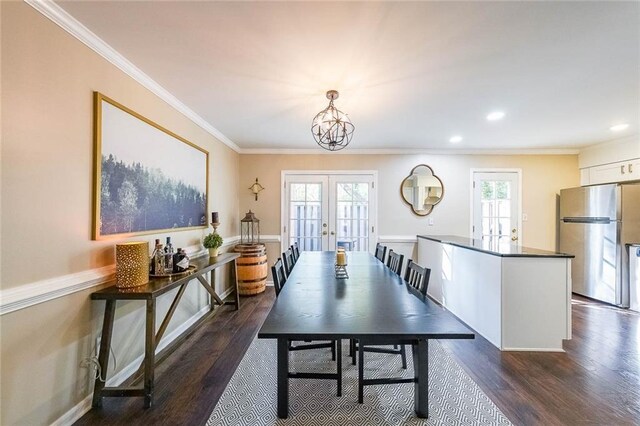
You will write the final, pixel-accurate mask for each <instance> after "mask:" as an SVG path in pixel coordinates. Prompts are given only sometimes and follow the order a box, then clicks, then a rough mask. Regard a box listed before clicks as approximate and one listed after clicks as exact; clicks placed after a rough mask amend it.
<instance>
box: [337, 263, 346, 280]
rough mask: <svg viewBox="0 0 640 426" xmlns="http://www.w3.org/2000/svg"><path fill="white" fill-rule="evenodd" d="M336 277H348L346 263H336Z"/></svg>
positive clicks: (343, 278)
mask: <svg viewBox="0 0 640 426" xmlns="http://www.w3.org/2000/svg"><path fill="white" fill-rule="evenodd" d="M336 278H337V279H339V280H345V279H347V278H349V273H348V272H347V265H338V264H337V263H336Z"/></svg>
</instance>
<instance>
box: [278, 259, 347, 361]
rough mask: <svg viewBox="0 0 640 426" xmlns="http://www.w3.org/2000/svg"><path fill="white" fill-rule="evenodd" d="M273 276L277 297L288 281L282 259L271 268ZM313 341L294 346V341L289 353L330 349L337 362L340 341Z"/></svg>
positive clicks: (290, 345)
mask: <svg viewBox="0 0 640 426" xmlns="http://www.w3.org/2000/svg"><path fill="white" fill-rule="evenodd" d="M271 275H272V277H273V286H274V287H275V289H276V297H278V296H279V295H280V292H281V291H282V288H283V287H284V284H285V282H286V281H287V273H286V271H285V268H284V263H283V262H282V259H281V258H278V260H276V263H274V264H273V266H272V267H271ZM310 342H312V341H311V340H305V344H296V345H295V346H294V344H293V341H289V351H304V350H308V349H322V348H330V349H331V359H332V360H333V361H335V360H336V345H337V344H338V342H339V341H338V340H331V341H328V342H320V343H310Z"/></svg>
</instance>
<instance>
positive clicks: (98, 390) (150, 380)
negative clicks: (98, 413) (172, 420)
mask: <svg viewBox="0 0 640 426" xmlns="http://www.w3.org/2000/svg"><path fill="white" fill-rule="evenodd" d="M238 257H240V254H238V253H224V254H221V255H220V256H218V257H216V258H209V257H201V258H196V259H192V260H191V262H190V264H191V265H195V266H196V268H197V269H196V270H195V271H194V272H192V273H190V274H188V275H184V276H178V277H173V278H150V279H149V283H147V284H145V285H143V286H140V287H134V288H118V287H116V286H115V281H113V283H114V285H112V286H110V287H107V288H104V289H102V290H99V291H96V292H94V293H92V294H91V299H92V300H104V301H105V302H106V305H105V310H104V321H103V324H102V341H101V342H100V350H99V353H98V362H99V363H100V366H101V371H103V372H105V376H106V371H107V369H108V367H109V347H110V346H111V336H112V332H113V323H114V317H115V312H116V302H117V301H118V300H144V301H146V305H147V312H146V332H145V346H144V347H145V350H144V361H143V363H142V365H141V366H140V369H138V372H137V373H136V374H135V375H134V377H135V376H137V375H138V374H139V373H140V372H141V371H142V370H143V369H144V387H141V388H138V387H122V386H117V387H107V386H105V382H102V381H101V380H100V378H99V377H98V378H96V381H95V386H94V389H93V402H92V406H93V407H100V406H102V398H103V397H105V396H106V397H122V396H140V397H144V406H145V408H149V407H151V405H152V404H153V390H154V369H155V364H156V360H155V352H156V348H157V347H158V343H159V342H160V339H162V336H163V335H164V332H165V331H166V329H167V326H168V325H169V322H170V321H171V317H173V314H174V313H175V311H176V308H177V307H178V303H179V302H180V299H181V298H182V295H183V294H184V292H185V290H186V289H187V284H189V282H191V281H192V280H194V279H195V280H198V282H200V284H202V286H203V287H204V288H205V290H207V292H209V294H210V295H211V303H210V311H209V314H208V315H207V316H206V317H205V318H203V319H202V320H201V322H200V323H202V321H204V319H206V318H208V317H209V316H210V315H211V314H213V311H214V306H215V305H216V304H217V305H226V304H232V305H235V308H236V309H239V308H240V296H239V293H238V281H237V272H236V262H235V261H236V259H237V258H238ZM231 262H232V263H233V266H232V268H231V275H232V280H231V282H232V283H233V285H234V287H235V298H234V300H233V301H230V302H225V301H223V300H222V299H221V298H220V296H218V294H217V293H216V291H215V274H214V273H211V274H210V276H211V278H210V279H209V281H207V274H209V273H210V272H212V271H213V270H215V269H217V268H219V267H221V266H224V265H226V264H228V263H231ZM177 287H179V290H178V292H177V293H176V296H175V298H174V299H173V302H172V303H171V306H170V308H169V311H168V312H167V314H166V316H165V317H164V319H163V320H162V323H161V324H160V328H158V331H157V332H156V299H157V298H158V297H159V296H162V295H163V294H165V293H167V292H169V291H171V290H173V289H174V288H177ZM105 380H106V377H105Z"/></svg>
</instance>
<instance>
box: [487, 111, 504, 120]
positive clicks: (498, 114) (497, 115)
mask: <svg viewBox="0 0 640 426" xmlns="http://www.w3.org/2000/svg"><path fill="white" fill-rule="evenodd" d="M504 116H505V114H504V112H502V111H493V112H492V113H490V114H489V115H487V120H489V121H497V120H502V119H503V118H504Z"/></svg>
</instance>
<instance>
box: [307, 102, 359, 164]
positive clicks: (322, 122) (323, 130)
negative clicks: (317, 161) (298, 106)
mask: <svg viewBox="0 0 640 426" xmlns="http://www.w3.org/2000/svg"><path fill="white" fill-rule="evenodd" d="M338 96H339V94H338V91H337V90H329V91H328V92H327V99H329V106H328V107H326V108H325V109H323V110H322V111H320V112H319V113H318V114H317V115H316V116H315V117H314V119H313V122H312V123H311V133H312V134H313V138H314V139H315V140H316V142H317V143H318V145H320V146H321V147H322V148H324V149H326V150H328V151H340V150H341V149H343V148H344V147H346V146H347V145H349V142H351V138H352V137H353V130H354V129H355V126H354V125H353V124H351V120H349V117H348V116H347V114H345V113H344V112H342V111H340V110H338V109H337V108H336V107H334V106H333V101H334V100H336V99H338Z"/></svg>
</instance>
